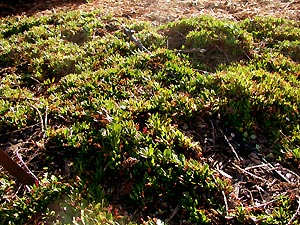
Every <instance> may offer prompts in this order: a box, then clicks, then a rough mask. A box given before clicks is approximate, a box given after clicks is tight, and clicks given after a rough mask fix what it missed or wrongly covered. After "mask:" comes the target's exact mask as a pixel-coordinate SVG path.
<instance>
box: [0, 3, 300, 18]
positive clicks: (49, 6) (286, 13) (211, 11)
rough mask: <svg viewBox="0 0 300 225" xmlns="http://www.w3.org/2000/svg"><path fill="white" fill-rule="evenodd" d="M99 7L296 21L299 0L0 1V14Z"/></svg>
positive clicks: (150, 14) (121, 13)
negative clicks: (16, 3) (1, 2)
mask: <svg viewBox="0 0 300 225" xmlns="http://www.w3.org/2000/svg"><path fill="white" fill-rule="evenodd" d="M95 8H97V9H101V10H102V11H103V13H104V14H112V15H114V16H117V17H127V18H131V19H137V20H146V21H152V22H153V23H154V24H161V23H164V22H168V21H174V20H178V19H181V18H186V17H193V16H198V15H203V14H206V15H214V16H216V17H218V18H230V19H232V20H241V19H245V18H251V17H254V16H265V15H270V16H275V17H283V18H288V19H292V20H295V21H299V19H300V0H144V1H141V0H89V1H88V0H73V1H71V0H63V1H60V0H48V1H35V2H33V3H27V4H19V5H15V6H11V5H8V4H0V17H3V16H8V15H22V14H25V15H34V14H39V15H45V14H50V13H53V12H57V11H59V10H73V9H80V10H83V11H89V10H93V9H95Z"/></svg>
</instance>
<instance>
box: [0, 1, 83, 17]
mask: <svg viewBox="0 0 300 225" xmlns="http://www.w3.org/2000/svg"><path fill="white" fill-rule="evenodd" d="M84 3H86V0H62V1H61V0H48V1H37V0H27V1H25V0H13V1H11V0H2V1H0V18H1V17H6V16H16V15H24V14H25V15H33V14H36V13H38V12H41V11H45V10H52V9H55V8H70V9H73V8H75V7H76V6H78V5H81V4H84Z"/></svg>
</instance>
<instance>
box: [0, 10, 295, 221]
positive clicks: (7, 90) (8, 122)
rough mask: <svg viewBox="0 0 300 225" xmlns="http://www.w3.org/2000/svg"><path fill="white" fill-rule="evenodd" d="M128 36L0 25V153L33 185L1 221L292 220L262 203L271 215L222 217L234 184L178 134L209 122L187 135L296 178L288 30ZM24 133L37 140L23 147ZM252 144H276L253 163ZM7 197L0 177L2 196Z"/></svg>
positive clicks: (177, 29) (208, 27)
mask: <svg viewBox="0 0 300 225" xmlns="http://www.w3.org/2000/svg"><path fill="white" fill-rule="evenodd" d="M128 23H129V22H128V21H121V20H118V19H112V18H109V17H103V16H101V14H100V13H99V12H98V11H93V12H89V13H82V12H77V11H75V12H69V13H59V14H53V15H51V16H48V17H38V18H35V17H23V18H19V19H16V18H6V19H2V23H1V24H0V46H1V49H0V78H1V83H0V132H1V134H3V135H2V138H1V143H2V145H3V146H4V147H6V148H7V150H11V149H12V148H11V147H10V146H15V148H16V149H19V151H22V150H24V149H30V148H31V149H35V150H36V153H37V154H38V155H39V157H40V158H39V161H38V162H39V164H40V165H39V167H38V169H37V168H33V169H35V170H36V173H38V174H39V177H40V178H42V177H44V180H43V182H42V184H41V185H40V186H39V187H34V188H33V189H32V190H31V192H28V191H24V196H22V197H21V198H17V199H16V198H13V197H11V198H9V197H6V198H4V199H3V200H2V202H1V203H2V204H1V207H0V218H1V220H2V221H4V223H6V222H7V223H8V221H10V222H11V223H12V224H21V223H31V222H33V221H46V220H51V221H52V222H57V223H60V222H61V223H62V222H64V223H70V222H73V223H75V224H76V223H77V224H84V223H87V222H90V223H110V224H117V222H119V223H124V224H129V223H132V224H134V222H129V221H136V222H137V223H142V221H144V224H158V221H159V222H160V223H163V222H162V221H165V222H166V223H167V224H172V223H173V224H179V223H181V224H208V223H219V224H222V223H226V220H228V223H231V222H236V223H237V222H240V223H248V224H251V223H252V222H251V221H253V220H254V219H253V218H255V220H258V221H262V222H263V223H266V224H274V223H286V222H288V221H289V220H290V219H291V218H292V217H293V213H294V212H295V211H296V208H297V201H296V200H297V199H296V198H292V197H291V196H289V197H291V198H287V197H286V196H282V197H280V198H278V199H276V201H275V200H274V201H273V202H271V203H270V204H271V205H272V204H273V205H272V206H273V208H272V212H271V213H269V212H267V211H264V210H263V209H259V210H255V209H254V208H253V209H250V208H251V207H248V206H245V205H236V206H234V207H232V208H231V211H230V212H229V210H228V208H226V206H225V202H224V196H225V199H226V196H227V198H228V199H229V198H231V196H232V195H233V189H234V186H233V184H232V183H233V182H234V180H231V179H228V177H227V178H226V176H221V175H220V173H219V172H218V171H216V170H213V169H212V168H211V167H212V166H211V165H210V164H209V159H208V158H206V155H208V153H207V152H205V151H204V150H203V148H204V143H205V141H203V142H201V141H199V142H196V139H200V140H201V139H202V138H203V139H205V137H201V136H200V137H198V138H197V136H196V135H195V136H193V135H188V131H194V133H196V134H197V133H198V134H200V133H201V132H204V131H203V130H205V129H208V128H207V127H208V126H206V125H207V124H209V122H207V124H205V125H203V124H201V126H200V127H197V124H198V123H199V122H201V121H211V123H212V124H213V122H212V121H215V123H216V124H217V125H218V126H220V127H221V128H222V129H223V128H224V129H232V130H233V131H234V132H236V133H239V134H241V136H243V137H244V141H245V142H250V139H251V144H253V145H254V146H258V147H257V148H256V150H257V151H259V154H260V155H262V156H263V157H264V158H270V159H269V160H273V161H277V162H281V163H286V164H288V165H291V166H292V168H293V170H294V171H295V173H299V168H298V167H299V159H300V153H299V151H300V148H299V145H300V143H299V141H300V135H299V130H300V128H299V119H300V118H299V113H298V110H299V105H300V102H299V101H300V100H299V99H300V96H299V95H300V90H299V75H300V66H299V64H298V61H297V60H299V58H298V56H299V45H298V44H297V43H298V42H297V41H298V40H299V39H300V37H299V36H300V32H298V31H299V23H296V22H291V21H285V20H282V19H273V18H264V19H262V18H256V19H255V20H253V21H249V20H244V21H241V22H238V23H236V22H231V21H223V20H218V19H215V18H212V17H206V16H205V17H199V18H193V19H187V20H181V21H177V22H173V23H169V24H166V25H163V26H161V27H159V28H155V27H152V26H151V25H150V24H148V23H142V22H141V23H135V24H128ZM122 24H128V27H129V28H130V29H133V30H135V31H137V33H136V37H138V38H139V39H140V40H141V42H142V43H143V44H144V45H145V46H146V47H147V48H148V49H149V50H150V51H151V54H148V53H145V52H141V51H140V50H139V49H138V47H137V46H136V45H135V44H134V43H132V42H130V39H129V37H127V36H126V35H125V34H124V33H123V30H122V26H121V25H122ZM187 124H188V126H187ZM30 126H38V127H40V129H39V131H38V132H40V134H41V135H40V136H38V137H37V138H35V139H33V138H32V135H31V132H33V131H32V130H30V129H27V128H28V127H30ZM22 129H23V130H22ZM18 130H21V131H24V133H26V135H24V136H22V137H20V136H18V139H19V145H15V144H16V143H12V142H13V140H12V139H15V138H12V139H9V138H8V139H6V138H5V137H8V136H10V135H12V136H13V135H15V134H16V133H14V132H16V131H17V132H19V131H18ZM190 133H191V132H190ZM262 134H263V135H264V136H266V138H267V143H268V144H269V146H271V144H270V143H276V144H274V145H272V146H271V147H270V148H268V149H260V148H259V146H260V145H261V144H260V143H258V142H256V141H257V140H256V139H255V137H258V136H259V135H262ZM15 137H16V136H15ZM250 137H251V138H250ZM14 141H15V140H14ZM7 142H10V143H7ZM25 143H26V145H25ZM20 145H21V147H20ZM218 151H222V149H220V150H218ZM25 153H26V152H24V155H25ZM271 154H272V157H271V156H270V155H271ZM246 155H247V154H246ZM25 157H27V159H28V162H29V164H30V161H31V160H32V158H31V157H30V156H28V155H27V156H25ZM33 161H34V160H33ZM47 174H49V176H48V175H47ZM58 177H59V179H58ZM13 186H14V182H12V181H11V180H10V179H9V177H7V176H2V177H1V189H0V191H1V194H3V195H6V196H9V194H11V193H12V191H14V189H13ZM58 197H59V198H58ZM54 199H56V201H58V202H56V203H55V201H54ZM244 206H245V207H244ZM227 207H228V206H227ZM51 212H52V213H51ZM53 212H54V214H55V215H53ZM174 212H175V214H173V213H174ZM16 213H17V214H18V215H19V216H15V215H16ZM147 216H149V218H147ZM63 218H65V219H63ZM228 218H230V219H228ZM63 220H65V221H63ZM294 222H295V223H296V222H298V221H297V220H295V221H294Z"/></svg>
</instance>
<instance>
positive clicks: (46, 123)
mask: <svg viewBox="0 0 300 225" xmlns="http://www.w3.org/2000/svg"><path fill="white" fill-rule="evenodd" d="M44 125H45V131H47V125H48V106H46V110H45V120H44ZM43 136H44V138H45V137H46V132H44V135H43Z"/></svg>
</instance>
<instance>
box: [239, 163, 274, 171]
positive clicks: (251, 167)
mask: <svg viewBox="0 0 300 225" xmlns="http://www.w3.org/2000/svg"><path fill="white" fill-rule="evenodd" d="M266 166H269V165H268V164H267V163H263V164H260V165H255V166H249V167H247V168H245V169H244V170H252V169H256V168H261V167H266Z"/></svg>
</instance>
